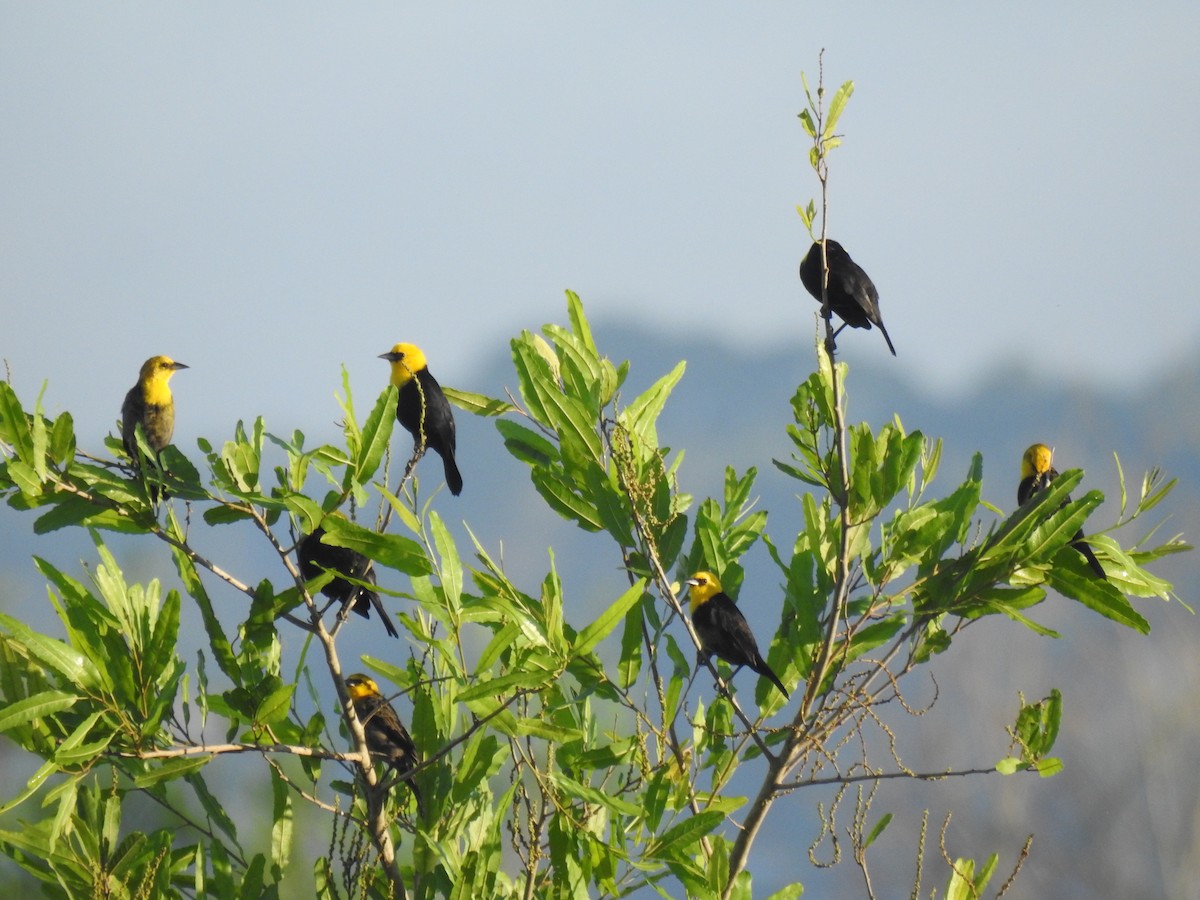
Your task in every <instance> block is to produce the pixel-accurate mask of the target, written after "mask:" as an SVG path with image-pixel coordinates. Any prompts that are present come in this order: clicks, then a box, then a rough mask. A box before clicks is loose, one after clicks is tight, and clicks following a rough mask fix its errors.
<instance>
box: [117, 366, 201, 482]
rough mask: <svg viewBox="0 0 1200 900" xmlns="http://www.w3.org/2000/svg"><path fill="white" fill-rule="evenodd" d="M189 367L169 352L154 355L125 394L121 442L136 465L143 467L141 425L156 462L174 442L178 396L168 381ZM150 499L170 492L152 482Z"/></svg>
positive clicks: (138, 468) (136, 466)
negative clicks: (138, 439) (169, 354)
mask: <svg viewBox="0 0 1200 900" xmlns="http://www.w3.org/2000/svg"><path fill="white" fill-rule="evenodd" d="M186 368H188V367H187V366H185V365H184V364H183V363H181V362H175V360H173V359H171V358H170V357H169V356H152V357H150V358H149V359H148V360H146V361H145V362H144V363H142V368H141V371H140V372H138V380H137V384H135V385H134V386H133V387H131V388H130V389H129V392H128V393H127V394H126V395H125V402H124V403H122V404H121V443H122V444H124V445H125V452H126V453H128V454H129V459H130V461H131V462H132V463H133V467H134V468H135V469H137V470H139V471H140V470H141V468H142V454H141V453H140V452H139V450H138V442H137V428H138V426H139V425H140V426H142V433H143V434H144V435H145V436H146V443H147V444H148V445H149V446H150V449H151V450H153V451H154V463H155V465H157V464H158V461H159V460H158V456H159V454H160V453H161V452H162V449H163V447H165V446H167V444H169V443H171V436H172V435H173V434H174V433H175V398H174V397H173V396H172V395H171V387H170V385H169V384H168V382H169V381H170V380H171V376H172V375H174V374H175V373H176V372H178V371H179V370H180V369H186ZM148 490H149V494H150V499H151V500H153V501H157V500H158V499H159V497H160V496H161V497H162V498H163V499H166V497H167V492H166V491H165V490H163V489H162V487H161V485H158V484H151V485H148Z"/></svg>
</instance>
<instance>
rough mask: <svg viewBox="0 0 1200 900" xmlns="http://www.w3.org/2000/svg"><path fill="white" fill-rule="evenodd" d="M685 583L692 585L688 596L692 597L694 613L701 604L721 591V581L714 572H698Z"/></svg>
mask: <svg viewBox="0 0 1200 900" xmlns="http://www.w3.org/2000/svg"><path fill="white" fill-rule="evenodd" d="M684 584H686V585H688V586H689V587H690V590H689V591H688V596H690V597H691V598H692V603H691V610H692V612H693V613H695V612H696V610H697V609H699V607H700V606H701V604H704V603H707V602H708V601H709V600H711V599H712V598H713V597H714V596H715V595H716V594H719V593H721V582H720V581H718V580H717V576H716V575H714V574H713V573H712V572H697V573H696V574H695V575H693V576H692V577H691V578H689V579H688V580H687V581H685V582H684Z"/></svg>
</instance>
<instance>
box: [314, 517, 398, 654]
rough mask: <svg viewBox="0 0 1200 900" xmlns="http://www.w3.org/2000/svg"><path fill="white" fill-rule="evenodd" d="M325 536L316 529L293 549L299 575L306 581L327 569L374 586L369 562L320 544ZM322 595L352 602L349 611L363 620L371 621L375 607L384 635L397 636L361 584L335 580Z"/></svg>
mask: <svg viewBox="0 0 1200 900" xmlns="http://www.w3.org/2000/svg"><path fill="white" fill-rule="evenodd" d="M324 536H325V529H324V528H321V527H317V528H316V529H315V530H314V531H313V533H312V534H309V535H306V536H305V537H304V538H302V539H301V541H300V544H299V546H298V547H297V548H296V555H297V556H298V557H299V559H300V574H301V575H303V576H304V580H305V581H308V580H310V579H313V578H316V577H317V576H318V575H320V574H321V573H322V572H323V571H325V570H326V569H328V570H330V571H333V572H340V573H341V574H343V575H348V576H349V577H351V578H357V579H358V580H359V581H366V582H368V583H370V584H375V567H374V566H373V565H371V560H369V559H368V558H367V557H365V556H363V555H362V554H361V553H358V552H357V551H355V550H351V549H350V548H349V547H335V546H333V545H332V544H325V543H322V542H321V538H322V537H324ZM321 593H322V594H324V595H325V596H326V597H328V598H329V599H330V600H335V601H337V602H339V603H348V602H352V603H353V604H354V605H353V606H352V607H351V608H352V609H353V610H354V611H355V612H356V613H358V614H359V615H360V616H362V617H363V618H364V619H369V618H371V607H375V612H377V613H378V614H379V618H380V619H381V620H382V622H383V627H384V628H385V629H387V633H388V634H390V635H391V636H392V637H399V636H400V634H399V632H397V631H396V626H395V625H393V624H392V619H391V617H390V616H389V615H388V614H387V611H386V610H385V609H384V608H383V603H382V602H380V600H379V594H377V593H376V592H375V591H372V590H370V589H369V588H365V587H363V586H362V585H358V584H351V583H350V582H349V581H347V580H346V579H345V578H334V579H333V580H332V581H331V582H329V584H327V585H325V587H323V588H321Z"/></svg>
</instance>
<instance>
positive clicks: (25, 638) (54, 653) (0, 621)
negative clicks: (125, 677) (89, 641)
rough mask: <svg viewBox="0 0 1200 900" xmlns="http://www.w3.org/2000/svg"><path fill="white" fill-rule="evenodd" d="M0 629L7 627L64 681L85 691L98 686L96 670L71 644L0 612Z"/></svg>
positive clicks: (27, 648) (38, 659) (35, 657)
mask: <svg viewBox="0 0 1200 900" xmlns="http://www.w3.org/2000/svg"><path fill="white" fill-rule="evenodd" d="M0 628H3V629H4V630H6V631H7V632H8V633H9V635H10V636H11V637H12V638H13V639H14V640H16V641H17V642H18V643H20V644H21V645H23V646H24V648H25V649H26V650H27V651H28V652H29V654H30V655H31V656H32V657H33V658H34V659H36V660H37V661H38V662H40V663H41V664H42V665H44V666H46V667H47V668H49V669H52V670H53V671H55V672H57V673H58V674H59V675H61V676H62V677H63V679H64V680H65V681H67V682H68V683H70V684H73V685H78V686H79V687H80V688H83V689H84V690H89V689H92V688H95V687H97V686H98V684H99V681H100V676H99V673H98V672H97V671H96V669H95V667H94V666H93V665H91V663H90V660H88V659H86V658H85V657H84V656H83V654H81V653H80V652H79V651H78V650H76V649H75V648H74V647H71V646H69V645H67V644H65V643H63V642H62V641H56V640H55V639H54V638H49V637H46V636H45V635H42V634H39V633H37V632H36V631H34V630H33V629H31V628H30V627H29V626H28V625H26V624H25V623H24V622H21V621H20V620H18V619H14V618H13V617H12V616H8V615H5V614H4V613H0Z"/></svg>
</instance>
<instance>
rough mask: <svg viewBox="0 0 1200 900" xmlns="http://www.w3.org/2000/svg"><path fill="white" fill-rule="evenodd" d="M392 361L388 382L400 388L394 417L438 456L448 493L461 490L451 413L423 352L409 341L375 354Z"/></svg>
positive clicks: (421, 443)
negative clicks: (390, 376) (390, 377)
mask: <svg viewBox="0 0 1200 900" xmlns="http://www.w3.org/2000/svg"><path fill="white" fill-rule="evenodd" d="M379 358H380V359H386V360H387V361H388V362H390V363H391V364H392V379H391V382H392V384H394V385H396V387H398V388H399V389H400V396H399V398H398V399H397V400H396V419H397V420H399V422H400V424H401V425H403V426H404V427H405V428H407V429H408V431H409V433H410V434H411V435H412V436H413V440H414V441H415V442H416V445H417V446H418V447H419V448H420V447H429V448H430V449H432V450H434V451H435V452H436V453H437V454H438V456H440V457H441V458H442V465H443V466H444V467H445V470H446V485H447V486H448V487H449V488H450V493H452V494H454V496H456V497H457V496H458V495H459V494H461V493H462V486H463V480H462V475H461V474H460V473H459V471H458V463H457V462H456V461H455V459H454V452H455V449H456V441H455V436H454V413H453V412H452V411H451V409H450V403H449V401H447V400H446V395H445V394H444V393H442V386H441V385H440V384H438V381H437V379H436V378H434V377H433V374H432V373H431V372H430V371H429V366H428V365H427V363H426V361H425V354H424V353H422V352H421V349H420V348H419V347H416V346H414V345H413V344H403V343H402V344H396V346H394V347H392V349H391V350H389V351H388V352H387V353H381V354H379Z"/></svg>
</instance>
